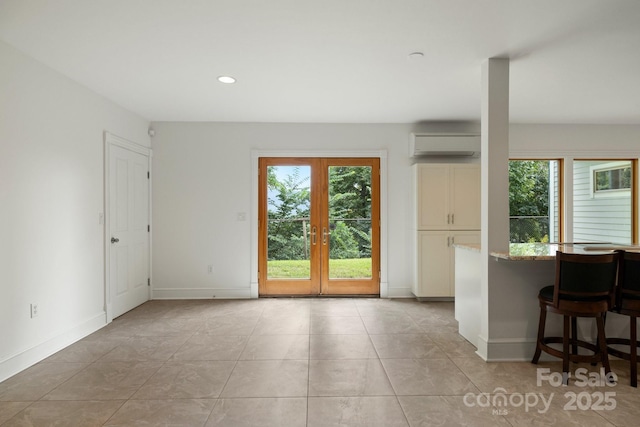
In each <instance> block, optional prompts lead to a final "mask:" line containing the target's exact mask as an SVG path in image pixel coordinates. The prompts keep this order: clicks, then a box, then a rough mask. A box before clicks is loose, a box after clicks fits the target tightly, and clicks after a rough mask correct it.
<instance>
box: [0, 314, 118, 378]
mask: <svg viewBox="0 0 640 427" xmlns="http://www.w3.org/2000/svg"><path fill="white" fill-rule="evenodd" d="M106 324H107V322H106V314H105V313H104V312H102V313H100V314H96V315H95V316H93V317H91V318H90V319H88V320H85V321H84V322H82V323H80V324H78V325H76V326H74V327H73V328H71V329H69V330H67V331H66V332H63V333H61V334H59V335H56V336H55V337H52V338H49V339H47V340H46V341H44V342H42V343H40V344H37V345H36V346H34V347H31V348H29V349H26V350H24V351H21V352H19V353H17V354H14V355H12V356H9V357H7V358H6V359H4V360H0V382H2V381H4V380H6V379H7V378H9V377H12V376H14V375H15V374H17V373H18V372H21V371H23V370H25V369H27V368H28V367H30V366H33V365H35V364H36V363H38V362H40V361H41V360H43V359H46V358H47V357H49V356H51V355H52V354H54V353H56V352H58V351H60V350H62V349H63V348H65V347H68V346H69V345H71V344H73V343H74V342H76V341H78V340H81V339H82V338H84V337H86V336H87V335H89V334H92V333H94V332H95V331H97V330H98V329H100V328H102V327H104V326H105V325H106Z"/></svg>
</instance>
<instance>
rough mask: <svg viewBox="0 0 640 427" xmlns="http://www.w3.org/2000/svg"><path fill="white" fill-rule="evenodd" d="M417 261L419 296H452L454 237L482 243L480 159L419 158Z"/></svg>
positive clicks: (416, 178)
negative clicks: (443, 161)
mask: <svg viewBox="0 0 640 427" xmlns="http://www.w3.org/2000/svg"><path fill="white" fill-rule="evenodd" d="M414 168H415V171H414V172H415V173H414V183H415V193H416V194H415V197H416V223H415V232H416V258H415V260H416V266H415V273H414V274H415V276H414V286H413V293H414V295H415V296H416V297H418V298H452V297H453V296H454V289H455V285H454V284H455V278H454V275H455V265H454V260H455V253H454V249H453V245H454V244H455V243H466V244H479V243H480V165H478V164H432V163H429V164H417V165H415V166H414Z"/></svg>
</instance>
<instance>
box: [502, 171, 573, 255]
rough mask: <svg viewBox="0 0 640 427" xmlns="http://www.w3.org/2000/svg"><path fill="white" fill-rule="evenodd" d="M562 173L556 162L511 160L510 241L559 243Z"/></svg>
mask: <svg viewBox="0 0 640 427" xmlns="http://www.w3.org/2000/svg"><path fill="white" fill-rule="evenodd" d="M560 185H561V182H560V171H559V162H558V161H557V160H510V161H509V231H510V233H509V234H510V237H509V240H510V241H511V243H533V242H558V241H559V240H560Z"/></svg>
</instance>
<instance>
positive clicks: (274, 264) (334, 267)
mask: <svg viewBox="0 0 640 427" xmlns="http://www.w3.org/2000/svg"><path fill="white" fill-rule="evenodd" d="M267 269H268V277H269V279H297V278H308V277H309V261H308V260H295V261H288V260H287V261H267ZM370 277H371V258H359V259H331V260H329V278H331V279H356V278H370Z"/></svg>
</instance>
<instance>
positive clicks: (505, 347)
mask: <svg viewBox="0 0 640 427" xmlns="http://www.w3.org/2000/svg"><path fill="white" fill-rule="evenodd" d="M483 349H486V350H483ZM535 350H536V340H535V339H492V340H489V341H485V340H484V339H483V338H482V337H480V336H479V337H478V351H477V354H478V356H480V357H481V358H482V359H484V360H485V361H487V362H531V358H533V353H534V352H535ZM485 351H486V352H485ZM540 360H541V361H543V362H546V361H554V360H555V361H557V360H559V359H558V358H557V357H553V356H551V355H549V354H547V353H544V352H543V353H542V355H541V356H540Z"/></svg>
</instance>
